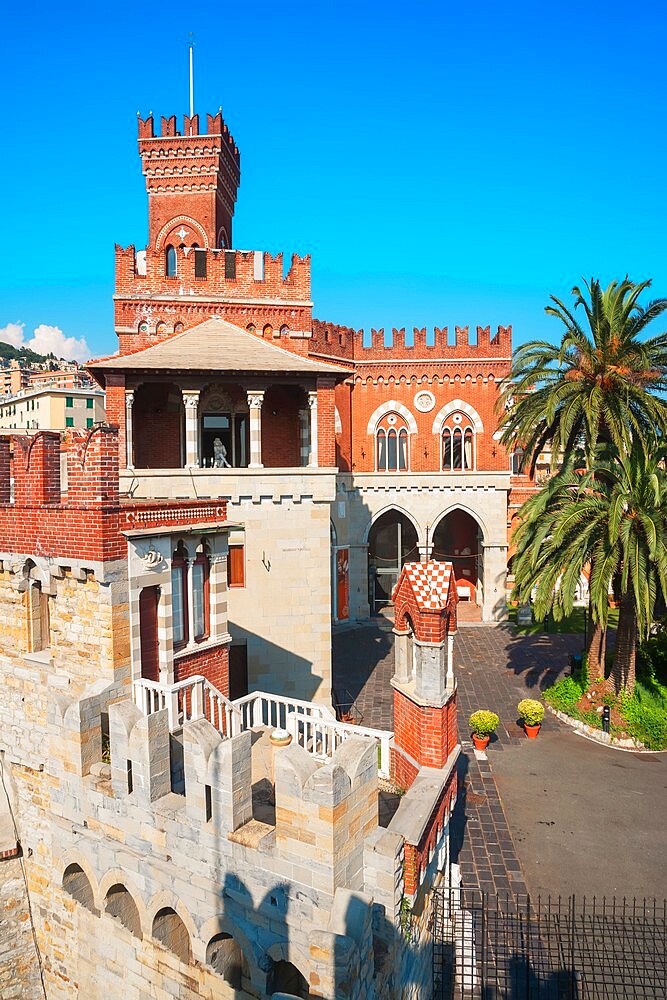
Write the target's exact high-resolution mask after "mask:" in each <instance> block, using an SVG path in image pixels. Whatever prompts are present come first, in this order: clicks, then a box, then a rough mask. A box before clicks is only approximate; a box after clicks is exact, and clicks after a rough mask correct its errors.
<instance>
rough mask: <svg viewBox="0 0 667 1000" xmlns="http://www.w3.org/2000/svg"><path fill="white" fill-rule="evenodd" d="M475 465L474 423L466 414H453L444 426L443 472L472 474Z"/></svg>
mask: <svg viewBox="0 0 667 1000" xmlns="http://www.w3.org/2000/svg"><path fill="white" fill-rule="evenodd" d="M475 464H476V456H475V427H474V425H473V422H472V420H471V419H470V417H469V416H468V415H467V414H466V413H460V412H458V411H457V412H455V413H451V414H450V415H449V416H448V417H447V419H446V420H445V422H444V424H443V425H442V470H443V472H470V471H472V470H473V469H474V468H475Z"/></svg>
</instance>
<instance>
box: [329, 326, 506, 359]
mask: <svg viewBox="0 0 667 1000" xmlns="http://www.w3.org/2000/svg"><path fill="white" fill-rule="evenodd" d="M364 341H365V333H364V330H363V329H361V330H353V329H351V328H350V327H346V326H337V325H336V324H334V323H325V322H322V321H321V320H317V319H314V320H313V336H312V340H311V345H310V353H311V354H317V355H324V356H327V357H335V358H341V359H345V360H347V361H354V362H360V363H362V364H363V363H364V362H374V361H387V360H388V359H389V358H393V359H399V360H400V359H405V360H411V359H413V358H415V359H416V358H419V359H428V360H433V361H437V360H445V361H447V360H450V359H451V360H452V361H454V360H456V361H458V360H462V359H470V360H476V359H482V358H484V359H489V360H491V359H493V360H495V359H498V360H506V359H509V358H510V357H511V355H512V327H511V326H498V328H497V330H496V332H495V333H494V334H493V336H492V335H491V327H490V326H477V327H476V338H475V340H474V342H471V336H470V327H469V326H456V327H454V337H453V340H452V338H451V336H450V332H449V328H448V327H446V326H444V327H435V328H434V331H433V335H432V336H431V337H429V336H428V335H427V330H426V327H413V333H412V343H409V342H408V338H407V335H406V330H405V327H401V328H400V329H396V328H393V329H392V331H391V342H390V343H389V344H387V343H385V330H384V328H383V327H382V328H380V329H378V330H375V329H371V342H370V344H368V345H367V344H366V343H365V342H364Z"/></svg>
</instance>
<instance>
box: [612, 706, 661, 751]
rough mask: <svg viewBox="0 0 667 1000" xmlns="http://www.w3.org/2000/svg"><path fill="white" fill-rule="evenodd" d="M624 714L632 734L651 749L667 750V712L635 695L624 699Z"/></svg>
mask: <svg viewBox="0 0 667 1000" xmlns="http://www.w3.org/2000/svg"><path fill="white" fill-rule="evenodd" d="M623 715H624V717H625V721H626V723H627V730H628V732H629V733H630V735H631V736H634V737H635V739H638V740H639V741H640V742H641V743H643V744H644V746H645V747H648V749H649V750H667V712H665V711H663V710H662V709H660V708H656V707H655V706H654V705H645V704H642V702H641V701H640V700H639V699H638V698H637V697H636V696H634V695H633V697H632V698H625V699H623Z"/></svg>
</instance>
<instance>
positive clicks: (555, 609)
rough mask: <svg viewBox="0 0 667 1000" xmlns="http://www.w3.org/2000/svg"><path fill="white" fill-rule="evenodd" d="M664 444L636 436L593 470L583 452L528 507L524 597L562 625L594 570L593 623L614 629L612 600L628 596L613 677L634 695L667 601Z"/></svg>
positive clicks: (522, 528) (523, 526) (520, 560)
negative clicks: (638, 661) (638, 667)
mask: <svg viewBox="0 0 667 1000" xmlns="http://www.w3.org/2000/svg"><path fill="white" fill-rule="evenodd" d="M666 454H667V451H666V449H665V448H664V447H662V446H657V445H655V446H653V447H652V448H649V449H647V448H646V446H645V445H644V443H643V441H642V440H641V439H640V438H638V437H636V438H634V439H633V441H632V442H631V446H630V450H629V451H628V452H627V453H623V454H620V455H619V454H617V453H616V451H615V449H614V448H613V446H610V445H606V446H601V447H598V448H597V449H596V452H595V454H594V456H593V462H592V468H591V469H590V470H585V469H583V468H577V465H578V464H581V463H580V459H581V458H582V457H583V455H581V454H579V455H577V454H576V453H572V454H570V455H568V456H567V457H566V460H565V462H564V464H563V467H562V469H561V470H560V471H559V473H558V474H557V475H555V476H554V477H552V479H551V480H550V481H549V482H548V483H547V485H546V487H545V489H544V490H542V491H541V492H540V493H539V494H537V495H536V496H535V497H532V498H531V499H530V500H528V502H527V503H526V504H524V506H523V508H522V510H521V514H520V517H521V523H520V525H519V528H518V529H517V532H516V542H517V553H516V556H515V559H514V569H515V574H516V585H515V586H516V588H517V596H518V597H519V599H520V600H525V599H526V598H527V597H528V596H529V595H530V593H531V591H534V596H535V601H534V604H535V612H536V615H537V617H538V618H544V616H545V615H546V614H548V613H549V612H551V613H552V614H553V615H554V617H555V618H556V619H557V620H558V619H560V618H562V617H563V616H564V615H567V614H570V613H571V611H572V603H573V598H574V591H575V587H576V585H577V582H578V580H579V576H580V573H581V571H582V570H583V568H584V567H585V566H586V565H587V564H589V565H590V567H591V576H590V594H591V614H592V617H593V620H594V621H595V622H596V623H597V624H598V626H599V627H601V628H602V629H604V628H605V626H606V623H607V618H608V614H609V594H610V593H612V592H614V593H616V594H617V595H618V596H619V598H620V615H619V624H618V632H617V640H616V650H615V655H614V663H613V667H612V675H611V679H612V681H613V685H614V688H615V690H616V691H617V692H619V691H620V690H622V689H625V690H628V691H632V690H633V689H634V683H635V658H636V649H637V641H638V640H639V639H646V638H647V637H648V635H649V632H650V628H651V624H652V621H653V613H654V609H655V603H656V599H657V596H658V594H661V595H662V596H663V598H664V599H665V600H667V473H666V472H665V456H666Z"/></svg>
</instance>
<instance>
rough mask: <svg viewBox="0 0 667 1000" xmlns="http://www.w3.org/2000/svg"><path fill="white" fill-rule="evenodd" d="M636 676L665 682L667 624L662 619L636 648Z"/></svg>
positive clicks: (666, 671)
mask: <svg viewBox="0 0 667 1000" xmlns="http://www.w3.org/2000/svg"><path fill="white" fill-rule="evenodd" d="M637 677H639V678H640V679H641V680H643V681H649V680H656V681H658V683H660V684H667V626H666V624H665V622H664V621H662V622H659V623H658V624H657V625H656V626H655V633H654V635H651V636H649V638H648V639H647V640H646V642H642V643H641V645H640V646H639V649H638V650H637Z"/></svg>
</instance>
